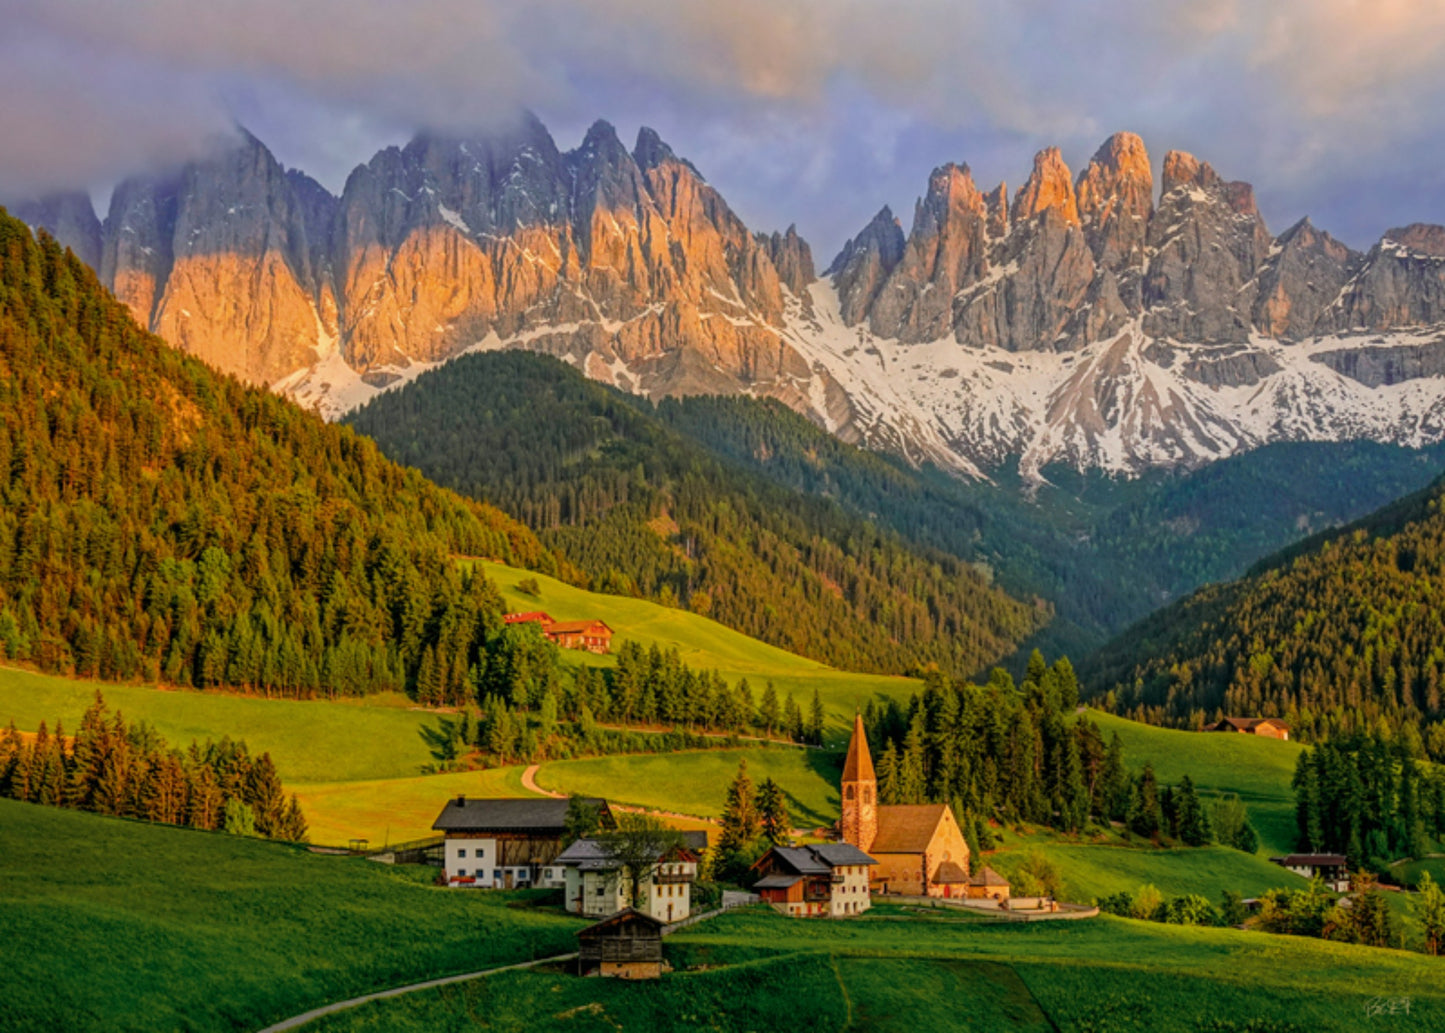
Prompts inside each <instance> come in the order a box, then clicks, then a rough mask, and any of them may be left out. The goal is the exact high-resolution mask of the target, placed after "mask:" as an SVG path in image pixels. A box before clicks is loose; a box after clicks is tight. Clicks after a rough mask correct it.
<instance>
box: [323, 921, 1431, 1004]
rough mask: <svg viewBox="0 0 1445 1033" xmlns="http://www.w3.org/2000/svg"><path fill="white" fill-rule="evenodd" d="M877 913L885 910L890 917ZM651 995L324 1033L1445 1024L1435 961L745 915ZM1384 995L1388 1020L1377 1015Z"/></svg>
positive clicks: (1123, 926) (479, 990)
mask: <svg viewBox="0 0 1445 1033" xmlns="http://www.w3.org/2000/svg"><path fill="white" fill-rule="evenodd" d="M880 910H882V909H880ZM666 949H667V953H668V957H669V959H670V961H671V963H672V964H673V965H674V966H675V967H676V968H677V969H678V971H676V972H674V973H673V974H671V975H667V976H664V977H663V979H661V980H660V981H658V982H655V983H641V984H630V983H623V982H621V981H615V980H579V979H577V978H575V977H572V976H569V975H566V974H565V973H562V972H557V971H537V972H528V973H508V974H505V975H501V976H497V977H494V978H490V979H486V980H480V981H475V982H471V983H466V984H462V985H458V986H453V987H447V988H445V989H442V990H434V991H423V992H419V993H416V994H411V995H407V996H405V997H401V998H397V999H393V1000H387V1001H381V1002H376V1003H373V1004H368V1005H364V1006H362V1007H360V1008H356V1009H353V1010H351V1011H349V1012H344V1013H340V1014H338V1015H335V1016H330V1017H328V1018H326V1019H324V1020H322V1021H321V1022H319V1023H318V1024H317V1025H316V1027H315V1029H316V1031H317V1033H382V1031H387V1033H412V1031H415V1033H422V1031H431V1030H448V1031H450V1033H463V1031H468V1030H482V1029H488V1030H517V1031H521V1030H527V1031H538V1033H542V1031H554V1030H555V1031H562V1030H568V1031H573V1030H575V1031H586V1033H590V1031H602V1030H648V1031H652V1030H657V1031H671V1030H692V1029H699V1028H705V1029H709V1030H717V1031H729V1033H730V1031H738V1033H741V1031H745V1030H770V1029H784V1028H792V1027H794V1026H803V1027H804V1028H807V1029H809V1030H840V1031H864V1030H869V1031H874V1030H876V1031H893V1030H899V1031H907V1033H933V1031H954V1030H969V1031H995V1030H1019V1031H1033V1030H1039V1031H1043V1030H1069V1031H1099V1033H1103V1031H1108V1033H1133V1031H1139V1033H1146V1031H1147V1033H1197V1031H1201V1030H1207V1031H1240V1033H1243V1031H1256V1033H1296V1031H1297V1033H1304V1031H1311V1033H1314V1031H1356V1030H1360V1029H1371V1030H1389V1031H1395V1030H1400V1031H1404V1030H1424V1029H1438V1028H1442V1027H1445V991H1442V989H1441V986H1440V981H1439V962H1437V961H1435V960H1434V959H1430V958H1426V957H1423V956H1420V955H1411V954H1404V953H1399V952H1394V951H1374V950H1370V949H1368V948H1361V947H1346V946H1342V945H1338V944H1328V943H1321V942H1318V941H1311V940H1299V939H1291V938H1284V937H1271V936H1267V935H1265V934H1261V933H1244V932H1238V931H1235V930H1217V929H1186V928H1180V927H1177V926H1163V925H1156V924H1152V923H1140V922H1130V921H1125V920H1122V919H1110V918H1099V919H1093V920H1090V921H1085V922H1053V923H1041V924H1037V925H1028V926H1018V925H993V924H986V923H975V922H948V921H932V922H930V921H902V920H899V918H898V917H897V916H893V915H885V914H880V915H876V916H871V915H870V916H865V917H863V918H860V919H853V920H849V921H847V922H805V921H798V920H790V919H785V918H781V917H779V916H777V915H775V914H772V913H771V912H763V911H748V912H740V913H734V914H730V915H726V916H723V917H721V918H718V919H714V920H712V921H710V922H707V923H704V924H702V925H699V926H696V927H694V928H692V929H688V930H685V931H683V932H681V933H679V934H677V935H676V936H674V937H672V938H670V939H669V940H668V942H667V948H666ZM1381 999H1387V1000H1389V1001H1394V1002H1403V1001H1404V1000H1408V1002H1409V1013H1408V1014H1405V1013H1404V1011H1403V1008H1404V1005H1403V1003H1396V1004H1395V1006H1394V1007H1395V1013H1394V1014H1389V1013H1385V1014H1375V1015H1373V1016H1371V1014H1370V1012H1371V1011H1379V1010H1381V1008H1380V1002H1381Z"/></svg>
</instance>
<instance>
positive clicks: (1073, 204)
mask: <svg viewBox="0 0 1445 1033" xmlns="http://www.w3.org/2000/svg"><path fill="white" fill-rule="evenodd" d="M1050 208H1056V209H1058V213H1059V215H1060V216H1061V217H1062V218H1063V221H1064V222H1065V223H1067V224H1069V225H1071V226H1077V225H1079V206H1078V201H1077V199H1076V198H1075V196H1074V180H1073V175H1072V174H1071V173H1070V172H1069V167H1068V165H1066V164H1064V156H1063V155H1062V154H1061V153H1060V152H1059V149H1058V148H1057V147H1046V148H1044V149H1043V150H1042V151H1039V153H1038V154H1036V155H1034V170H1033V172H1032V173H1030V174H1029V178H1028V180H1027V182H1025V183H1024V185H1023V186H1022V187H1020V188H1019V192H1018V194H1017V195H1015V197H1014V204H1013V211H1012V213H1011V215H1012V219H1013V222H1014V224H1015V225H1017V224H1018V223H1020V222H1023V221H1024V220H1025V219H1029V218H1032V217H1033V216H1035V215H1038V214H1039V213H1040V212H1043V211H1047V210H1048V209H1050Z"/></svg>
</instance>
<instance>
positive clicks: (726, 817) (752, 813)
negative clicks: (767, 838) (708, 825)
mask: <svg viewBox="0 0 1445 1033" xmlns="http://www.w3.org/2000/svg"><path fill="white" fill-rule="evenodd" d="M761 831H762V821H761V818H760V816H759V814H758V808H757V802H756V800H755V799H754V798H753V783H752V780H751V779H750V778H748V762H747V761H746V760H742V761H739V762H738V773H737V775H736V776H735V777H734V778H733V780H732V782H730V783H729V784H728V791H727V802H726V803H725V804H724V806H723V813H722V836H721V837H720V838H719V840H718V847H719V849H721V850H722V851H724V852H725V853H734V852H737V851H740V850H745V849H747V848H748V847H750V846H751V845H752V844H753V843H754V842H756V841H757V838H758V836H759V835H760V834H761Z"/></svg>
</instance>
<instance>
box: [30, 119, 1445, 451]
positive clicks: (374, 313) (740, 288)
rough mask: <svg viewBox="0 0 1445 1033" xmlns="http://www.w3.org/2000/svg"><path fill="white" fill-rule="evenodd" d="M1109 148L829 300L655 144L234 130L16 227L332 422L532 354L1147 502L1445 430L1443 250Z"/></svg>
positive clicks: (897, 240) (902, 230)
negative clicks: (288, 153)
mask: <svg viewBox="0 0 1445 1033" xmlns="http://www.w3.org/2000/svg"><path fill="white" fill-rule="evenodd" d="M1160 171H1161V174H1160V178H1159V183H1158V184H1157V189H1156V183H1155V177H1154V174H1153V166H1152V164H1151V161H1150V157H1149V154H1148V151H1147V150H1146V148H1145V145H1144V142H1143V141H1142V140H1141V139H1140V138H1139V137H1137V136H1135V135H1133V134H1132V133H1116V134H1114V135H1113V136H1111V137H1109V138H1108V139H1107V140H1105V141H1104V142H1103V144H1102V145H1101V146H1100V147H1099V148H1098V150H1097V151H1096V152H1095V153H1094V154H1093V156H1092V157H1091V158H1090V160H1089V161H1088V162H1087V163H1086V164H1085V166H1084V167H1083V168H1082V169H1080V170H1079V171H1078V173H1077V175H1075V173H1074V172H1073V171H1072V170H1071V169H1070V168H1069V167H1068V165H1067V164H1066V163H1065V161H1064V159H1063V156H1062V154H1061V153H1060V152H1059V150H1058V149H1057V148H1047V149H1045V150H1042V151H1040V152H1039V153H1038V155H1037V156H1036V157H1035V158H1034V161H1033V167H1032V169H1031V170H1030V171H1029V174H1028V175H1027V177H1026V178H1025V179H1024V181H1023V185H1022V186H1021V187H1020V188H1019V189H1018V190H1017V191H1016V192H1015V193H1014V194H1013V195H1012V197H1011V196H1010V193H1009V189H1008V187H1007V186H1006V185H1005V184H1002V183H1001V184H998V185H997V186H995V187H993V188H991V189H988V190H987V191H986V192H985V191H984V190H981V189H980V187H979V186H978V185H977V184H976V183H975V182H974V179H973V175H972V173H971V171H970V170H969V168H968V166H967V165H965V164H962V163H948V164H944V165H941V166H940V167H938V168H937V169H935V170H934V171H933V173H932V174H931V175H930V176H929V178H928V181H927V183H926V186H925V189H924V191H923V194H922V196H921V197H920V199H919V200H918V202H917V204H916V205H915V208H914V211H913V215H912V219H911V221H910V223H909V224H908V225H907V226H906V227H905V226H904V225H903V224H902V223H901V222H900V220H899V219H898V218H896V217H895V215H894V213H893V212H892V211H891V210H890V209H888V208H887V207H884V208H882V209H881V210H880V211H879V212H878V214H877V215H876V216H874V218H873V219H871V220H870V221H869V222H868V223H867V224H866V225H865V226H863V228H862V229H861V230H860V231H859V232H858V234H857V235H856V236H854V237H853V238H852V239H851V240H849V241H848V243H847V244H846V245H845V246H844V247H843V249H842V250H841V251H840V252H839V254H838V255H837V256H836V257H835V258H834V259H833V261H832V262H831V263H829V265H828V267H827V269H826V270H825V271H824V273H823V278H822V279H821V280H820V279H819V278H818V277H817V276H816V274H815V264H814V258H813V255H812V252H811V250H810V249H809V247H808V245H807V243H806V242H805V241H804V240H803V239H802V237H801V236H799V234H798V232H797V229H796V228H795V227H791V226H790V227H788V229H787V230H786V231H783V232H771V233H764V232H757V231H755V230H753V229H750V228H749V227H747V226H745V225H744V224H743V222H742V221H741V220H740V219H739V218H738V217H737V215H736V214H735V213H734V212H733V211H732V210H731V209H730V208H729V207H728V205H727V203H726V201H725V200H724V199H723V198H722V196H721V195H720V194H719V193H718V192H717V191H716V190H715V189H714V188H713V187H712V186H711V185H710V184H709V183H708V182H707V181H706V180H705V179H704V178H703V176H702V175H701V174H700V173H699V171H698V170H697V169H696V168H695V167H693V165H692V164H691V163H690V162H688V161H687V160H685V159H684V158H681V157H679V156H678V155H677V154H675V153H674V152H673V150H672V149H671V148H670V147H668V145H667V144H666V143H664V142H663V141H662V140H661V139H660V138H659V137H658V136H657V134H656V133H654V132H652V131H651V130H648V129H643V130H642V131H641V132H640V133H639V134H638V136H637V138H636V140H635V142H634V143H633V145H632V146H631V147H630V148H629V147H628V146H626V145H625V144H624V143H623V142H622V141H621V140H620V139H619V138H618V135H617V133H616V131H615V130H614V129H613V127H612V126H610V125H608V124H607V123H606V122H598V123H596V124H595V125H593V126H592V128H591V129H590V130H589V131H588V132H587V134H586V136H585V138H584V139H583V140H582V141H581V143H580V144H579V145H578V146H577V147H576V148H575V149H573V150H569V151H563V150H561V149H560V148H559V147H558V146H557V144H556V142H555V141H554V140H553V139H552V137H551V135H550V133H548V131H547V129H546V128H545V127H544V126H543V125H542V124H541V123H540V122H539V121H537V120H536V119H535V118H532V117H525V118H521V119H519V120H518V121H517V122H516V124H514V125H513V126H511V127H510V128H508V129H506V130H503V131H498V132H493V133H489V134H487V135H483V136H477V137H462V136H443V135H437V134H422V135H419V136H417V137H416V138H415V139H413V140H412V141H411V142H410V143H408V144H407V145H406V146H405V147H392V148H388V149H386V150H383V151H381V152H379V153H378V154H376V155H375V156H374V157H373V158H372V159H371V160H370V161H369V162H367V163H366V164H365V165H362V166H360V167H358V168H357V169H356V170H355V171H354V172H353V173H352V174H351V176H350V178H349V179H348V180H347V182H346V184H345V187H344V189H343V190H342V192H341V194H340V196H334V195H332V194H331V193H329V192H328V191H327V190H326V189H324V188H323V187H322V186H321V185H320V184H318V183H316V182H315V181H314V180H311V179H310V178H308V177H307V176H306V175H305V174H304V173H301V172H299V171H297V170H289V171H288V170H285V169H283V168H282V167H281V166H280V165H279V164H278V163H277V162H276V160H275V159H274V158H273V157H272V155H271V154H270V152H269V151H268V150H267V149H266V147H265V146H264V145H263V144H262V143H261V142H260V141H258V140H256V139H254V138H253V137H251V136H249V135H246V134H240V135H239V136H238V137H237V138H236V139H235V140H234V141H232V142H231V144H230V145H229V146H227V147H224V148H222V149H220V150H218V151H217V152H215V153H213V154H212V155H210V156H209V157H208V158H206V159H205V160H202V161H197V162H194V163H192V164H190V165H187V166H186V167H184V168H181V169H176V170H172V171H171V172H169V173H167V174H165V175H157V176H150V177H141V178H136V179H132V180H129V181H126V182H124V183H121V184H120V185H119V186H118V187H117V188H116V190H115V191H114V194H113V196H112V199H111V203H110V210H109V213H108V214H107V217H106V219H105V220H104V223H103V224H102V223H101V221H100V220H99V219H97V218H96V216H95V213H94V210H93V209H92V207H91V205H90V201H89V198H88V197H86V196H85V195H78V194H70V195H57V196H55V197H51V198H47V199H44V200H42V201H38V202H34V203H29V204H19V205H12V207H13V209H14V210H15V211H16V212H17V213H19V214H20V215H21V216H22V217H24V218H26V219H27V221H29V222H30V223H31V224H32V225H36V226H44V227H45V228H47V229H48V230H49V231H50V232H51V233H52V234H54V235H55V236H56V237H57V239H59V240H60V241H61V242H62V243H64V244H66V245H67V246H70V247H72V248H73V249H75V251H76V253H77V254H78V255H80V256H81V257H82V258H83V259H85V260H87V261H89V262H91V263H92V264H93V265H95V266H96V267H97V269H98V271H99V273H100V275H101V277H102V279H103V281H104V282H105V283H106V284H107V285H108V286H110V287H111V288H112V289H113V290H114V291H115V293H116V294H117V296H118V297H120V298H121V300H123V301H124V302H125V303H126V304H127V305H129V306H130V308H131V310H132V312H134V313H135V315H136V317H137V318H138V319H139V320H140V321H141V322H143V323H144V324H145V325H147V326H149V327H150V328H152V329H153V330H155V331H157V332H158V333H160V334H162V335H164V336H165V337H167V338H168V339H169V340H170V341H171V342H172V343H174V344H175V345H177V346H178V347H180V348H183V349H185V350H187V351H189V352H192V353H194V354H196V355H198V356H200V357H202V358H204V359H205V360H206V361H208V362H211V363H212V364H214V365H216V366H218V367H220V368H222V369H224V370H227V371H229V372H232V373H235V374H237V375H238V376H241V377H243V378H245V379H247V380H251V381H255V382H261V383H266V384H270V385H273V386H275V387H276V388H277V389H278V390H282V391H285V392H286V393H288V394H290V395H292V396H293V397H295V398H297V399H298V400H300V401H302V402H303V403H304V404H309V405H314V406H316V407H317V408H318V409H319V410H320V411H321V412H322V413H323V414H325V415H327V416H333V417H334V416H336V415H339V414H341V413H343V412H345V411H347V410H348V409H350V408H352V407H354V406H355V405H357V404H360V403H362V402H364V401H365V400H366V399H367V398H369V397H371V396H372V395H374V394H375V393H376V391H378V390H383V389H385V388H386V387H388V386H391V385H394V384H398V383H403V382H405V381H406V380H408V379H410V378H412V377H414V376H415V375H417V374H418V373H419V372H421V371H423V370H425V369H429V368H432V367H433V366H435V365H437V364H439V363H442V362H445V361H446V360H447V359H449V358H451V357H452V356H455V355H458V354H460V353H462V352H465V351H474V350H488V349H497V348H527V349H532V350H536V351H542V352H546V353H548V354H551V355H554V356H557V357H559V358H561V359H563V360H565V361H567V362H570V363H572V364H573V365H575V366H576V367H577V368H579V369H581V370H582V371H584V372H585V373H586V374H587V375H589V376H591V377H594V378H596V379H599V380H603V381H606V382H607V383H610V384H613V385H615V386H618V387H620V388H623V389H626V390H630V391H636V392H641V393H645V394H649V395H652V396H660V395H669V394H672V395H679V394H697V393H737V392H746V393H752V394H756V395H760V396H768V397H773V398H778V399H780V400H782V401H783V402H785V403H786V404H788V405H790V406H793V407H794V408H796V409H798V410H799V411H801V412H804V413H806V414H808V415H809V416H811V417H812V418H814V419H815V420H817V421H818V422H819V423H820V424H822V425H823V426H825V427H827V428H828V429H830V430H832V431H833V432H835V433H836V434H838V435H839V436H841V437H843V438H845V439H846V440H850V441H856V442H861V443H864V444H867V445H870V446H872V447H876V448H880V449H885V450H888V451H891V452H894V453H897V454H899V455H901V456H904V457H906V458H907V459H909V460H911V461H915V462H934V463H937V464H939V465H941V466H944V467H946V468H948V469H951V470H954V471H957V472H960V473H966V474H971V475H985V474H987V472H988V471H989V470H990V469H992V468H993V467H995V466H997V465H999V464H1002V463H1017V464H1018V465H1019V467H1020V468H1021V469H1022V470H1023V472H1024V474H1025V475H1026V476H1043V474H1042V471H1043V470H1044V469H1045V468H1047V467H1048V466H1049V464H1051V463H1068V464H1071V465H1074V466H1076V467H1078V468H1080V469H1094V468H1097V469H1104V470H1107V471H1110V472H1113V473H1120V474H1126V475H1127V474H1132V473H1137V472H1139V471H1141V470H1143V469H1146V468H1149V467H1155V466H1190V465H1197V464H1199V463H1202V462H1207V461H1209V460H1212V459H1215V458H1218V457H1221V456H1224V455H1229V454H1231V453H1234V452H1238V451H1241V450H1244V449H1248V448H1253V447H1256V446H1257V445H1259V444H1262V443H1265V442H1268V441H1275V440H1282V439H1304V438H1308V439H1341V438H1355V437H1369V438H1375V439H1377V440H1382V441H1395V442H1399V443H1404V444H1419V443H1422V442H1425V441H1433V440H1437V439H1439V438H1440V437H1441V436H1442V435H1445V229H1442V228H1440V227H1435V226H1426V225H1414V226H1408V227H1404V228H1401V229H1396V230H1390V231H1389V232H1388V233H1386V234H1385V236H1384V237H1383V238H1382V239H1381V240H1380V242H1379V243H1378V244H1376V245H1375V246H1374V247H1373V248H1371V249H1370V250H1369V252H1368V253H1364V254H1361V253H1358V252H1355V251H1352V250H1351V249H1350V248H1348V247H1346V246H1345V245H1343V244H1342V243H1340V242H1339V241H1337V240H1335V239H1334V238H1332V237H1331V236H1330V235H1329V234H1328V233H1326V232H1324V231H1322V230H1320V229H1317V228H1316V227H1314V226H1313V225H1312V224H1311V223H1310V222H1309V221H1308V220H1302V221H1301V222H1300V223H1298V224H1296V225H1295V226H1293V227H1291V228H1290V229H1288V230H1286V231H1285V232H1284V233H1283V234H1281V235H1280V236H1279V237H1275V236H1273V235H1272V234H1271V233H1270V232H1269V230H1268V229H1267V227H1266V226H1265V223H1264V220H1263V218H1262V217H1261V216H1260V213H1259V211H1258V208H1257V207H1256V205H1255V201H1254V194H1253V190H1252V188H1251V187H1250V186H1249V185H1248V184H1246V183H1239V182H1232V181H1229V180H1226V179H1225V178H1224V177H1222V176H1221V175H1219V174H1218V173H1217V172H1216V171H1215V170H1214V169H1213V168H1212V167H1211V166H1210V165H1209V164H1208V163H1207V162H1203V161H1201V160H1199V159H1197V158H1195V157H1194V156H1192V155H1189V154H1187V153H1184V152H1182V151H1171V152H1169V153H1168V154H1166V155H1165V157H1164V160H1163V162H1162V165H1161V167H1160Z"/></svg>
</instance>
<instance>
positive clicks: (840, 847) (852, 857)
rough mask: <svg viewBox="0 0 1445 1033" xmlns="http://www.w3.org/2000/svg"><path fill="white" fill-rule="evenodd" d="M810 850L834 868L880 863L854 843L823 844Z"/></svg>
mask: <svg viewBox="0 0 1445 1033" xmlns="http://www.w3.org/2000/svg"><path fill="white" fill-rule="evenodd" d="M810 849H811V850H812V851H813V853H815V854H817V855H818V856H819V857H821V858H822V859H823V860H825V861H827V862H828V863H829V864H831V865H832V866H833V867H834V868H836V867H838V866H839V865H843V864H877V863H878V862H877V861H875V860H874V859H873V858H871V857H869V856H868V855H867V854H865V853H864V852H863V851H861V850H859V849H858V848H857V847H856V846H854V845H853V844H852V843H822V844H820V845H818V846H815V847H812V848H810Z"/></svg>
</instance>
